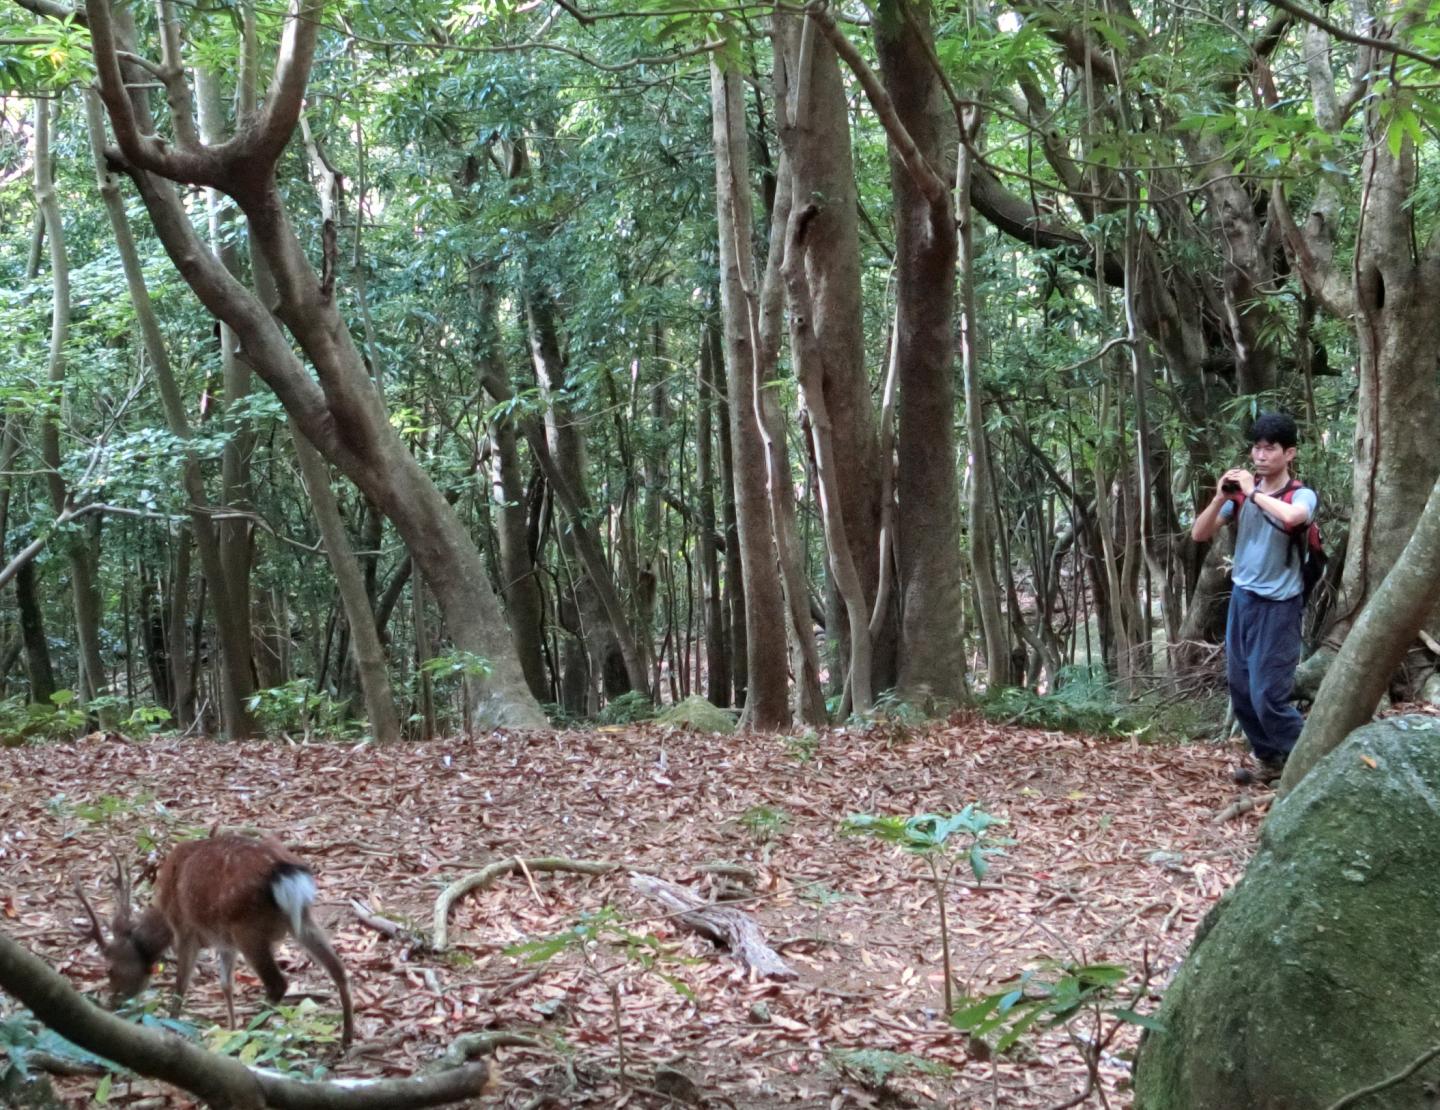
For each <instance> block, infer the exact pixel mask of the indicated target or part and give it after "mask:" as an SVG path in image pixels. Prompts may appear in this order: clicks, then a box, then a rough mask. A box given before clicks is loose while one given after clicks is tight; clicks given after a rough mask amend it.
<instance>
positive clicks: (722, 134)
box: [710, 58, 790, 729]
mask: <svg viewBox="0 0 1440 1110" xmlns="http://www.w3.org/2000/svg"><path fill="white" fill-rule="evenodd" d="M710 97H711V101H710V104H711V112H712V118H713V124H714V142H715V205H716V211H717V216H718V224H719V248H720V303H721V310H722V320H723V328H724V337H725V364H726V370H727V376H728V379H729V387H728V394H729V397H728V400H729V410H730V440H731V448H732V454H733V466H734V470H733V473H734V476H735V515H736V524H737V530H738V532H739V536H738V541H739V542H738V551H739V555H740V559H741V564H742V568H743V576H744V578H743V580H744V587H745V644H746V651H745V665H746V682H745V686H746V696H745V713H744V721H745V723H746V724H747V725H749V726H750V727H752V728H757V729H770V728H777V729H778V728H784V727H786V726H787V725H788V724H789V723H790V701H789V689H788V683H787V681H786V672H787V666H786V658H785V654H786V653H785V643H786V638H785V626H786V616H785V613H786V610H785V598H784V595H783V592H782V590H781V586H780V574H779V571H778V569H777V567H776V559H775V551H774V548H773V546H772V540H771V534H770V528H771V524H770V504H769V502H770V495H769V492H768V489H767V485H766V456H765V446H764V443H763V441H762V439H761V434H760V427H759V424H758V422H757V420H756V417H755V407H754V395H755V391H756V387H757V382H756V380H755V371H756V365H757V364H756V341H755V339H754V338H753V337H752V333H751V325H750V318H749V317H750V311H749V306H748V298H749V294H748V293H747V291H746V287H747V285H749V284H750V283H752V282H753V281H754V266H753V263H752V261H751V257H750V236H751V233H752V226H753V222H754V215H753V209H752V206H751V198H750V171H749V156H748V154H747V143H748V137H747V135H746V128H745V107H744V98H743V90H742V85H741V81H740V78H739V75H738V74H734V73H727V72H723V71H722V70H721V69H720V67H719V66H718V65H717V64H716V62H715V61H714V59H713V58H712V60H711V63H710Z"/></svg>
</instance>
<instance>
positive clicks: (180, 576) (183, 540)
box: [165, 525, 195, 728]
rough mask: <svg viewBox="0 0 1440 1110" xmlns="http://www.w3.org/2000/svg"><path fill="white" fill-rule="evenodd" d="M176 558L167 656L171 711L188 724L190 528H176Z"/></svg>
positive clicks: (191, 701) (191, 694)
mask: <svg viewBox="0 0 1440 1110" xmlns="http://www.w3.org/2000/svg"><path fill="white" fill-rule="evenodd" d="M173 547H174V551H175V554H174V558H173V559H172V560H171V565H170V593H169V600H168V604H167V609H166V618H165V656H166V658H167V659H168V660H169V661H170V689H171V691H172V693H173V701H172V703H171V706H170V712H171V714H173V715H174V717H175V724H176V725H177V726H178V727H180V728H188V727H189V726H190V724H191V723H192V722H193V721H194V720H195V682H194V680H193V678H192V677H191V667H190V653H189V651H187V650H186V648H187V647H188V645H187V644H186V627H187V622H188V621H189V619H190V529H189V528H188V527H186V526H184V525H181V526H180V527H179V528H177V529H176V530H175V535H174V543H173Z"/></svg>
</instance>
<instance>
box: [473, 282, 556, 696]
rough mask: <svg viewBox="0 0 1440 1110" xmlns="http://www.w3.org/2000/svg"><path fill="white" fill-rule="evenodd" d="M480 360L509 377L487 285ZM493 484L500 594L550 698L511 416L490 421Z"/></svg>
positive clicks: (527, 660) (539, 685) (530, 675)
mask: <svg viewBox="0 0 1440 1110" xmlns="http://www.w3.org/2000/svg"><path fill="white" fill-rule="evenodd" d="M476 294H477V297H476V313H477V315H478V319H477V324H476V330H477V335H478V346H479V351H478V357H479V358H480V360H481V361H482V362H483V363H484V364H485V365H486V367H487V369H486V370H485V372H484V373H485V375H497V376H501V377H502V379H503V373H504V369H503V367H504V364H503V360H502V359H501V356H500V350H499V342H500V336H499V334H498V321H497V319H496V311H497V304H496V291H495V287H494V285H493V284H491V283H488V282H485V283H481V284H480V286H479V288H478V289H477V290H476ZM490 442H491V454H490V482H491V489H492V490H493V494H492V498H491V500H492V502H493V504H494V506H495V535H496V546H497V550H498V553H499V560H500V596H501V597H502V598H504V599H505V609H506V612H507V613H508V614H509V617H510V639H511V642H512V643H514V645H515V654H516V655H517V656H519V658H520V667H521V669H522V670H523V671H524V672H525V682H526V684H527V685H528V686H529V687H530V692H531V693H532V694H534V695H535V698H536V700H537V701H546V700H548V699H549V696H550V687H549V683H548V681H547V680H546V675H545V658H544V651H543V647H544V638H545V628H544V617H545V611H544V605H545V602H544V598H543V597H542V596H541V593H540V577H539V571H538V569H537V568H536V566H535V560H534V558H533V557H532V555H531V553H530V536H529V528H528V525H527V522H526V501H527V499H526V496H525V481H524V477H523V476H522V474H521V471H520V451H519V447H518V445H517V440H516V436H515V425H514V423H513V421H512V420H511V419H509V418H505V417H499V416H496V417H492V418H491V420H490Z"/></svg>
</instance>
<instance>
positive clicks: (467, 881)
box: [430, 856, 619, 952]
mask: <svg viewBox="0 0 1440 1110" xmlns="http://www.w3.org/2000/svg"><path fill="white" fill-rule="evenodd" d="M618 866H619V865H618V864H614V863H607V862H606V861H605V860H585V859H566V858H565V857H564V856H541V857H540V858H538V859H521V858H520V857H519V856H512V857H511V858H509V859H502V860H498V861H496V862H495V863H492V864H490V865H489V866H487V867H482V868H481V869H480V870H479V871H475V872H472V873H471V874H469V875H466V876H464V877H463V878H460V879H456V880H455V881H454V882H453V883H451V884H450V885H449V886H447V887H446V888H445V889H444V890H442V891H441V892H440V896H439V897H438V898H436V899H435V926H434V930H433V931H432V933H431V941H430V946H431V948H432V950H433V951H436V952H443V951H445V949H446V948H447V947H448V946H449V944H450V921H449V918H450V907H451V906H453V905H454V904H455V903H456V902H457V901H458V900H459V899H461V898H463V897H465V895H467V894H469V893H470V892H471V891H472V890H484V889H485V888H486V887H488V886H489V885H490V884H491V883H493V882H494V881H495V880H496V879H498V878H499V877H500V876H501V875H509V874H511V873H512V872H515V871H519V872H520V873H521V874H528V873H529V872H531V871H572V872H574V873H576V874H579V875H606V874H609V873H610V872H611V871H614V870H615V869H616V868H617V867H618Z"/></svg>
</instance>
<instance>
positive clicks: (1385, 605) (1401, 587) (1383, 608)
mask: <svg viewBox="0 0 1440 1110" xmlns="http://www.w3.org/2000/svg"><path fill="white" fill-rule="evenodd" d="M1431 354H1432V355H1433V354H1434V351H1433V349H1432V351H1431ZM1437 604H1440V480H1437V481H1436V482H1435V483H1434V485H1433V486H1432V487H1431V489H1430V497H1429V499H1428V500H1427V501H1426V503H1425V506H1424V508H1423V510H1422V512H1421V514H1420V519H1419V521H1418V522H1417V523H1416V525H1415V528H1414V529H1413V531H1412V532H1411V533H1410V539H1409V540H1408V541H1407V542H1406V544H1405V547H1404V549H1403V550H1402V551H1401V552H1400V557H1399V558H1398V559H1396V561H1395V563H1394V565H1393V566H1392V567H1391V569H1390V571H1389V573H1388V574H1386V576H1385V578H1384V580H1383V581H1382V582H1381V583H1380V584H1379V586H1378V587H1377V588H1376V589H1375V591H1374V593H1373V594H1372V596H1371V598H1370V602H1369V604H1367V605H1366V606H1365V611H1364V612H1363V613H1361V614H1360V619H1359V620H1358V621H1356V622H1355V626H1354V628H1352V629H1351V630H1350V635H1349V636H1347V637H1345V643H1344V644H1342V645H1341V647H1340V652H1339V654H1338V655H1337V656H1336V657H1335V661H1334V662H1333V663H1332V664H1331V665H1330V668H1329V670H1328V671H1327V672H1326V674H1325V680H1324V681H1323V682H1322V683H1321V684H1320V693H1319V694H1318V695H1316V698H1315V704H1314V706H1313V707H1312V708H1311V710H1310V716H1309V718H1308V719H1307V720H1306V722H1305V728H1304V731H1302V732H1301V733H1300V740H1299V742H1298V743H1297V744H1296V745H1295V750H1294V752H1293V753H1291V756H1290V759H1289V761H1288V762H1287V763H1286V764H1285V775H1284V778H1282V779H1281V782H1280V790H1281V792H1282V794H1283V793H1286V792H1288V791H1290V790H1291V789H1293V788H1294V786H1295V784H1296V783H1298V782H1299V781H1300V780H1301V779H1302V778H1304V777H1305V774H1306V772H1308V771H1309V770H1310V768H1311V767H1313V766H1315V764H1316V763H1317V762H1318V761H1319V760H1320V758H1321V757H1322V756H1324V755H1326V754H1327V753H1329V752H1330V751H1333V750H1334V749H1335V748H1337V747H1339V745H1340V742H1341V741H1342V740H1344V739H1345V737H1346V736H1348V735H1350V733H1351V731H1352V730H1354V729H1356V728H1359V727H1360V726H1361V725H1363V724H1365V723H1366V722H1367V721H1369V720H1370V717H1371V715H1372V714H1373V713H1374V712H1375V707H1376V706H1377V705H1379V704H1380V698H1381V697H1382V696H1383V695H1384V693H1385V690H1386V688H1387V687H1388V686H1389V684H1390V676H1391V675H1392V674H1394V673H1395V668H1396V667H1398V666H1399V665H1400V661H1401V660H1402V659H1404V658H1405V654H1406V652H1408V651H1409V650H1410V645H1411V644H1412V643H1413V642H1414V641H1415V638H1416V637H1417V636H1418V635H1419V634H1420V632H1421V631H1422V630H1424V629H1425V628H1426V623H1427V621H1428V619H1429V615H1430V614H1431V613H1433V612H1434V611H1435V608H1436V605H1437ZM1417 785H1418V784H1417Z"/></svg>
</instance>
